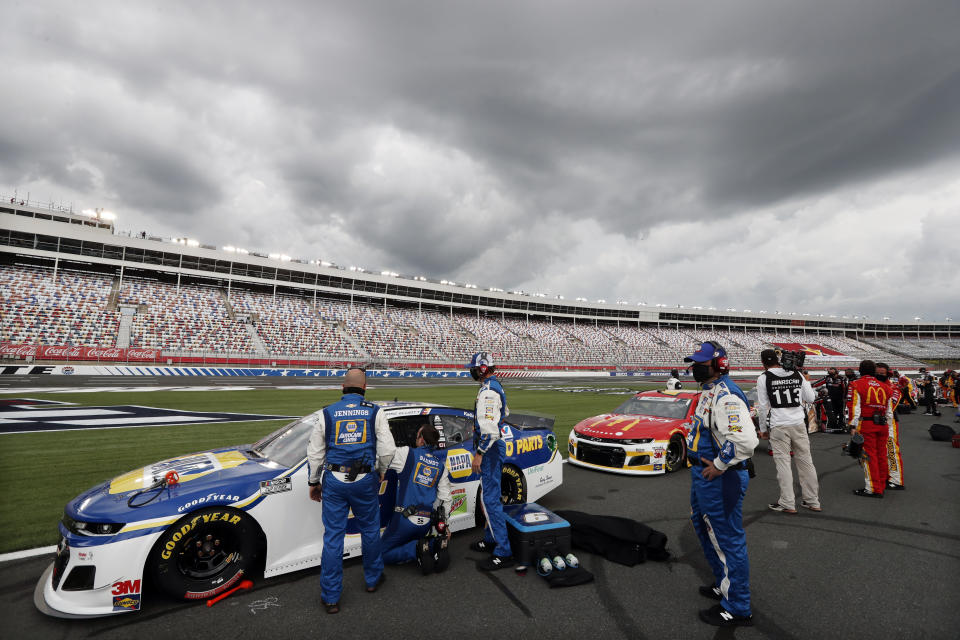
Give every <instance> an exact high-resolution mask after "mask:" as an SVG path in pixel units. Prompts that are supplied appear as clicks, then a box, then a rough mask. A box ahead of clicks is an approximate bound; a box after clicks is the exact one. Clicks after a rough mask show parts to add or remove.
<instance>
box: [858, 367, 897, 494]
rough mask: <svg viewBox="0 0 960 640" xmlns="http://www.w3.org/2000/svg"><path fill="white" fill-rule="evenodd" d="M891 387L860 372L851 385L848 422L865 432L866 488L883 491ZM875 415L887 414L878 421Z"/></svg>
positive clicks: (891, 419)
mask: <svg viewBox="0 0 960 640" xmlns="http://www.w3.org/2000/svg"><path fill="white" fill-rule="evenodd" d="M890 400H891V398H890V387H889V386H888V385H886V384H884V383H882V382H880V381H879V380H877V379H876V378H874V377H873V376H860V377H859V378H857V379H856V380H854V381H853V382H851V383H850V386H849V387H847V423H848V424H849V425H850V426H851V427H853V428H854V429H855V430H857V431H859V432H860V434H861V435H862V436H863V452H864V453H865V454H866V456H867V459H866V461H861V464H860V466H861V467H863V479H864V488H865V489H866V490H867V491H869V492H870V493H875V494H878V495H883V491H884V489H886V488H887V476H888V473H889V472H888V468H887V439H888V436H889V434H890V425H891V424H892V423H893V404H892V403H891V401H890ZM874 416H885V418H884V419H883V420H881V421H885V424H876V422H875V419H874Z"/></svg>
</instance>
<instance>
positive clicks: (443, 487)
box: [380, 423, 451, 564]
mask: <svg viewBox="0 0 960 640" xmlns="http://www.w3.org/2000/svg"><path fill="white" fill-rule="evenodd" d="M416 444H417V446H416V447H415V448H413V447H397V451H396V453H395V454H394V456H393V462H391V463H390V468H391V469H393V470H394V471H396V472H397V502H396V506H395V507H394V513H393V516H392V517H391V518H390V521H389V522H388V523H387V528H386V529H384V531H383V536H382V537H381V538H380V544H381V546H382V547H383V561H384V563H386V564H402V563H404V562H412V561H413V560H415V559H417V543H418V541H419V540H420V539H421V538H423V537H424V536H426V535H427V534H428V533H429V532H430V529H431V527H432V525H433V522H434V518H435V516H438V514H443V518H442V520H441V521H442V522H444V523H445V521H446V517H447V516H449V515H450V503H451V501H450V471H449V469H448V468H447V465H446V460H447V451H446V449H445V448H439V447H438V445H439V444H440V433H439V432H438V431H437V429H436V427H434V426H433V425H432V424H430V423H425V424H424V425H423V426H422V427H420V429H419V430H418V431H417V440H416ZM444 533H445V537H446V539H447V540H449V539H450V529H449V528H445V532H444ZM431 546H433V545H432V544H431ZM434 551H435V550H433V549H430V550H429V552H430V553H431V554H432V553H434Z"/></svg>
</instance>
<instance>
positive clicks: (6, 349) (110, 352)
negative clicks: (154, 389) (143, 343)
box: [0, 342, 162, 362]
mask: <svg viewBox="0 0 960 640" xmlns="http://www.w3.org/2000/svg"><path fill="white" fill-rule="evenodd" d="M161 355H162V354H161V352H160V350H159V349H140V348H133V347H131V348H128V349H122V348H120V347H72V346H65V345H41V344H13V343H12V342H0V358H27V357H32V358H34V359H36V360H110V361H114V362H115V361H121V362H155V361H156V360H157V359H159V358H160V356H161Z"/></svg>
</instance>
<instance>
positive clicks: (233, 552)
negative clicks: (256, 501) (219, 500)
mask: <svg viewBox="0 0 960 640" xmlns="http://www.w3.org/2000/svg"><path fill="white" fill-rule="evenodd" d="M257 533H258V532H257V531H256V525H255V524H254V523H253V521H252V520H251V519H250V517H249V516H247V515H246V514H244V513H243V512H242V511H238V510H236V509H230V508H224V507H210V508H207V509H201V510H199V511H194V512H192V513H190V514H188V515H186V516H184V517H183V518H180V520H177V522H176V523H174V524H173V525H172V526H170V527H169V528H168V529H167V530H166V531H165V532H164V533H163V535H162V536H160V538H159V540H157V543H156V545H154V548H153V551H151V555H150V561H149V564H150V565H151V569H152V574H153V578H154V580H155V584H156V585H157V586H158V587H159V588H160V589H161V590H162V591H163V592H164V593H166V594H168V595H170V596H172V597H174V598H178V599H181V600H203V599H206V598H210V597H213V596H215V595H217V594H218V593H222V592H224V591H226V590H227V589H229V588H230V587H231V586H233V585H234V584H236V583H237V582H239V580H240V579H241V578H242V577H243V576H244V574H247V573H249V572H250V571H251V569H252V568H253V567H254V566H255V562H256V559H257V556H258V549H259V538H258V535H257Z"/></svg>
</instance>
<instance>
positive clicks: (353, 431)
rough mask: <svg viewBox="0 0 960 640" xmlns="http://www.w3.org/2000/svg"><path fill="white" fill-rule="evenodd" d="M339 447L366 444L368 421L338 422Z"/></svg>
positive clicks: (337, 439)
mask: <svg viewBox="0 0 960 640" xmlns="http://www.w3.org/2000/svg"><path fill="white" fill-rule="evenodd" d="M335 428H336V434H337V438H336V442H337V444H338V445H351V444H364V443H365V442H366V441H367V421H366V420H337V423H336V427H335Z"/></svg>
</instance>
